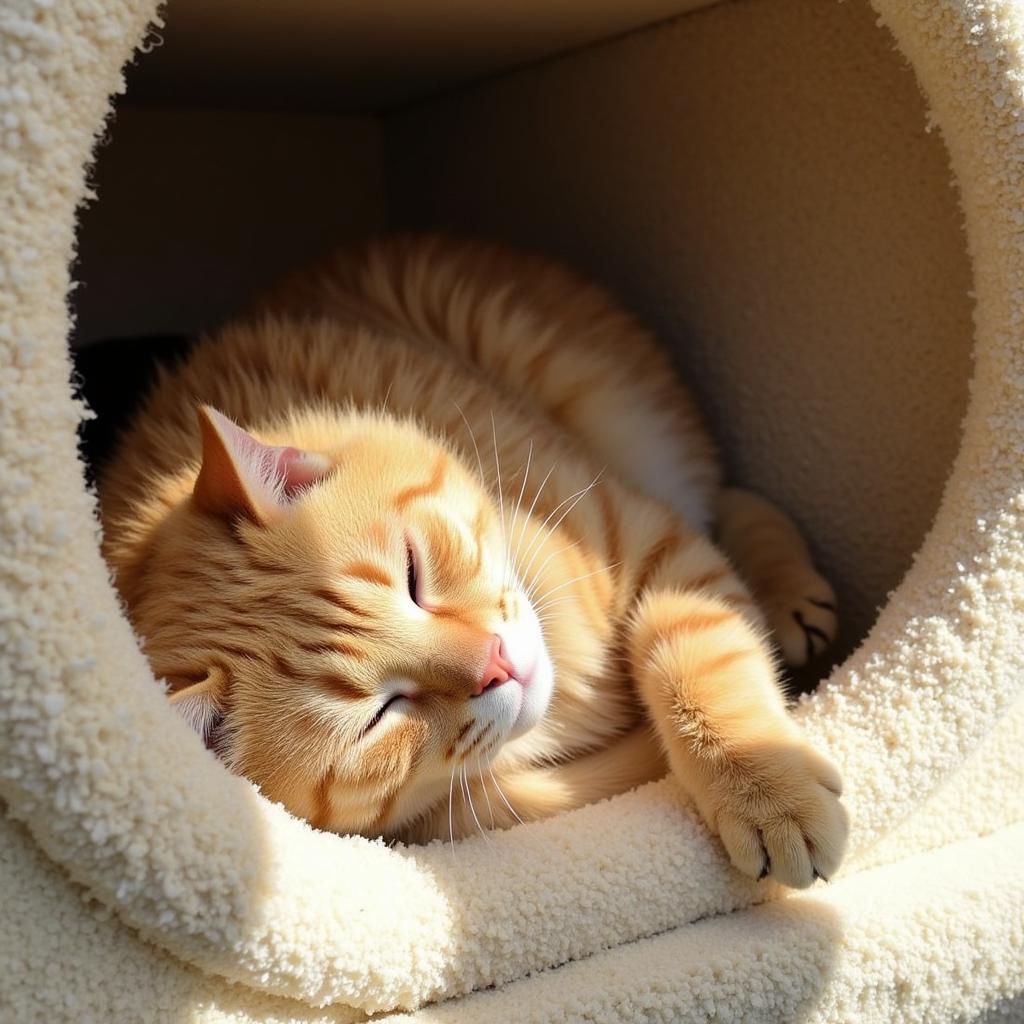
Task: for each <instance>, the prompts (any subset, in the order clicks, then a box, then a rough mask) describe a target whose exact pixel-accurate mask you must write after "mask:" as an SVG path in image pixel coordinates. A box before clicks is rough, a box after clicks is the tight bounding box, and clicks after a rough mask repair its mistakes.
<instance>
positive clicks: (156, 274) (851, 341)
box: [75, 0, 971, 688]
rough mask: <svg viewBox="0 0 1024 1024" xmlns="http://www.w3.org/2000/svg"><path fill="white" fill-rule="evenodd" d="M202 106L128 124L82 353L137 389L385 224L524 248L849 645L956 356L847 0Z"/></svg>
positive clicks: (953, 394) (871, 46)
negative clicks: (391, 92) (131, 376)
mask: <svg viewBox="0 0 1024 1024" xmlns="http://www.w3.org/2000/svg"><path fill="white" fill-rule="evenodd" d="M174 17H175V12H174V10H173V9H172V10H171V12H170V18H171V26H172V33H173V25H174ZM168 39H169V40H170V42H169V43H168V45H167V46H166V47H165V48H164V56H166V54H168V53H171V47H172V46H179V45H180V46H181V47H183V48H184V47H187V45H188V39H187V38H185V39H184V40H183V41H181V42H180V43H178V42H175V41H174V38H173V34H169V35H168ZM263 42H264V43H267V40H264V41H263ZM257 50H258V48H257ZM250 57H251V59H252V60H254V61H257V60H258V52H255V51H254V53H253V54H250ZM145 62H146V58H145V57H143V58H140V64H139V69H138V73H139V74H140V75H142V74H143V72H144V71H145V68H146V63H145ZM187 65H188V62H187V60H182V59H180V55H179V59H177V60H176V62H175V66H176V67H177V68H178V72H177V73H178V74H187V72H186V71H184V70H183V69H185V68H187ZM143 79H144V75H143ZM709 83H712V84H713V86H712V87H709ZM201 84H202V88H201V90H200V89H198V86H197V83H196V82H195V81H192V82H190V81H188V80H187V78H186V79H185V80H183V81H182V90H181V92H182V94H184V95H187V96H190V98H192V99H193V100H195V101H197V102H195V104H194V105H193V106H174V107H172V106H168V105H166V104H165V103H161V102H154V100H156V99H161V100H166V98H167V96H168V95H170V93H168V92H167V91H166V89H165V90H164V91H163V92H161V91H160V89H159V88H156V87H155V86H154V85H153V84H152V82H150V83H149V84H148V85H147V84H146V82H145V81H144V80H143V81H142V82H140V88H139V90H138V91H137V92H136V91H134V90H133V89H132V88H129V91H128V94H127V97H126V99H125V101H124V102H123V103H122V104H121V106H120V109H119V111H118V115H117V119H116V121H115V122H114V124H113V126H112V134H111V137H110V139H109V141H108V143H107V144H106V145H105V146H104V147H103V148H102V149H101V151H100V154H99V159H98V164H97V168H96V171H95V175H94V177H95V180H96V183H97V186H98V192H99V197H100V198H99V201H98V202H97V203H96V204H95V205H94V206H92V207H91V208H90V209H89V210H87V211H86V213H85V215H84V217H83V219H82V225H81V233H80V265H79V276H80V278H81V279H82V281H83V286H82V287H81V288H80V289H79V291H78V292H77V293H76V307H77V316H78V326H77V335H76V339H75V344H76V345H79V346H88V345H89V344H90V343H92V342H94V341H96V340H98V339H104V338H122V339H135V340H134V341H133V342H132V343H131V347H130V348H129V349H127V350H124V349H122V350H121V352H120V353H119V355H118V357H117V361H118V364H119V366H120V367H121V368H122V372H123V367H124V365H125V360H126V359H128V360H129V361H130V357H131V356H132V355H135V354H139V355H140V363H139V366H140V373H142V374H143V375H144V374H145V371H146V367H147V366H148V365H149V359H150V356H151V354H152V353H153V352H154V351H163V349H162V345H163V344H164V342H161V343H159V344H157V345H155V346H154V344H152V343H151V342H149V343H145V342H143V341H142V340H141V339H152V338H153V337H154V336H160V337H167V336H178V335H191V334H194V333H196V332H197V331H199V330H201V329H204V328H208V327H211V326H214V325H216V324H217V323H218V322H219V321H221V320H222V319H223V318H224V317H226V316H228V315H230V313H231V312H233V311H234V310H235V309H236V308H238V307H239V306H240V305H241V304H242V303H243V302H244V301H245V300H246V299H247V298H248V297H249V296H250V295H251V293H252V292H253V291H254V290H257V289H258V288H259V287H261V286H262V285H264V284H266V283H268V282H269V281H271V280H273V279H274V278H275V277H277V276H278V275H279V274H280V273H281V272H283V271H286V270H289V269H291V268H293V267H294V266H296V265H299V264H301V263H303V262H305V261H307V260H308V259H310V258H312V257H315V256H317V255H319V254H321V253H322V252H324V251H326V250H328V249H330V248H332V247H333V246H335V245H338V244H343V243H344V242H346V241H348V240H351V239H354V238H358V237H361V236H363V235H366V234H369V233H372V232H377V231H380V230H382V229H384V228H385V227H415V228H432V227H441V228H445V229H455V230H457V231H458V232H460V233H465V234H471V235H474V234H478V235H482V236H486V237H491V238H497V239H500V240H508V241H512V242H515V243H525V244H528V245H530V246H532V247H536V248H539V249H542V250H546V251H548V252H551V253H553V254H555V255H557V256H561V257H562V258H564V259H566V260H567V262H569V263H571V264H573V265H575V266H577V267H578V268H580V269H582V270H584V271H585V272H588V273H589V274H591V275H592V276H594V277H595V278H597V279H599V280H601V281H602V282H604V283H605V284H607V285H608V286H609V287H610V288H611V289H612V290H613V291H614V292H615V293H616V294H617V295H619V296H620V297H622V298H623V300H624V301H625V302H626V303H627V304H628V305H630V306H632V307H633V308H635V309H636V310H637V311H638V312H639V313H640V314H641V316H642V317H643V318H644V319H646V320H647V322H648V323H650V324H651V325H652V326H654V327H655V329H656V330H657V331H658V333H659V335H660V337H661V338H662V339H663V340H664V342H665V344H666V345H667V346H668V347H669V348H670V349H671V350H672V352H673V355H674V356H675V358H676V361H677V363H678V365H679V366H680V369H681V371H682V373H683V375H684V377H685V378H686V379H687V381H688V382H689V383H690V384H691V385H692V386H693V387H694V388H695V390H696V391H697V392H698V394H699V396H700V399H701V402H702V404H703V406H704V408H705V409H706V411H707V413H708V415H709V417H710V419H711V421H712V424H713V428H714V432H715V434H716V436H717V437H718V439H719V440H720V442H721V444H722V446H723V451H724V457H725V462H726V466H727V469H728V472H729V475H730V477H731V478H732V479H733V480H734V481H735V482H738V483H741V484H743V485H745V486H748V487H751V488H752V489H755V490H758V491H760V492H761V493H763V494H765V495H767V496H769V497H771V498H773V499H774V500H776V501H777V502H778V503H779V504H780V505H781V506H782V507H783V508H785V509H786V511H787V512H788V513H789V514H790V515H791V516H792V517H793V518H794V519H795V520H796V521H797V522H798V523H799V524H800V526H801V527H802V529H803V531H804V533H805V535H806V536H807V537H808V539H809V541H810V543H811V546H812V549H813V551H814V555H815V559H816V561H817V562H818V564H819V565H820V566H821V567H822V568H823V569H824V571H825V573H826V575H827V576H828V577H829V578H830V580H831V581H832V582H833V584H834V585H835V587H836V589H837V591H838V594H839V598H840V607H841V609H842V622H843V625H842V635H841V640H840V642H839V644H838V645H837V646H836V647H835V648H834V649H833V650H832V652H831V658H832V660H831V663H832V664H834V663H835V662H836V661H837V660H839V659H841V658H842V657H843V656H845V654H847V653H848V652H849V651H850V650H851V649H852V648H853V647H854V646H855V645H856V644H857V643H858V642H859V640H860V639H861V638H862V637H863V636H864V634H865V633H866V631H867V629H868V628H869V627H870V625H871V623H872V621H873V619H874V617H875V614H876V612H877V609H878V608H879V607H880V606H881V605H882V604H883V603H884V601H885V599H886V595H887V594H888V593H889V592H890V591H891V589H892V588H893V587H894V586H895V585H896V583H897V582H898V581H899V579H900V577H901V576H902V574H903V573H904V571H905V570H906V568H907V567H908V565H909V563H910V560H911V558H912V555H913V552H914V551H915V550H916V548H917V547H918V545H919V543H920V540H921V538H922V536H923V534H924V532H925V531H926V529H927V527H928V525H929V523H930V520H931V517H932V515H933V513H934V510H935V509H936V507H937V505H938V501H939V497H940V493H941V488H942V484H943V481H944V479H945V475H946V473H947V470H948V467H949V465H950V463H951V461H952V458H953V455H954V453H955V450H956V446H957V442H958V427H959V422H960V420H961V417H962V412H963V409H964V407H965V404H966V385H967V380H968V373H969V351H970V343H971V320H970V307H969V302H968V290H969V266H968V262H967V259H966V255H965V252H964V246H963V240H962V237H961V232H960V228H959V216H958V213H957V209H956V201H955V196H954V195H953V192H952V190H951V188H950V187H949V184H948V172H947V167H946V155H945V152H944V150H943V148H942V145H941V142H940V140H939V139H938V137H937V136H933V135H929V134H928V132H927V130H926V124H927V121H926V116H925V111H924V108H923V103H922V100H921V98H920V96H919V94H918V91H917V88H916V84H915V82H914V79H913V75H912V72H911V71H910V70H909V69H908V68H907V67H906V66H905V65H904V64H903V62H902V61H901V59H900V58H899V56H898V55H897V54H896V53H895V52H894V51H893V49H892V47H891V44H890V42H889V40H888V38H887V37H886V36H885V35H884V34H883V33H881V32H879V31H878V29H877V27H876V26H875V24H874V17H873V15H872V13H871V10H870V8H869V6H868V5H867V4H866V3H854V4H845V5H834V6H833V5H820V4H816V3H813V2H811V0H779V2H775V3H771V4H769V3H766V2H763V0H747V2H743V3H737V4H727V5H719V6H714V7H711V8H709V9H706V10H703V11H700V12H697V13H693V14H690V15H687V16H686V17H684V18H681V19H679V20H678V21H675V22H673V23H668V24H663V25H659V26H656V27H653V28H650V29H646V30H644V31H641V32H638V33H636V34H634V35H632V36H630V37H628V38H620V39H615V40H611V41H608V42H604V43H601V44H599V45H595V46H593V47H591V48H589V49H586V50H583V51H581V52H579V53H576V54H572V55H569V56H564V57H560V58H558V59H554V60H550V61H547V62H544V63H542V64H539V65H537V66H533V67H529V68H526V69H524V70H520V71H514V72H511V73H509V74H505V75H502V76H500V77H495V78H493V79H491V80H486V81H480V82H473V83H469V84H462V85H460V86H458V87H457V88H455V89H454V91H450V92H447V93H444V94H441V95H437V96H433V97H428V98H422V99H419V100H410V99H409V97H403V102H402V104H401V105H399V106H393V105H391V104H389V103H388V102H386V101H385V102H384V103H383V105H382V104H381V103H380V102H378V101H379V99H380V96H375V97H373V98H372V101H371V100H368V101H367V102H366V103H365V104H362V105H360V103H358V102H354V101H353V99H352V94H351V92H349V93H347V94H346V99H345V101H344V103H342V104H341V105H343V106H344V107H345V109H344V110H331V111H330V112H325V110H324V109H323V108H324V106H325V104H324V103H322V102H321V103H318V104H316V106H317V107H318V108H319V109H318V110H317V111H316V112H312V113H311V112H306V111H300V112H296V111H294V110H282V109H280V104H278V105H277V107H278V109H259V107H260V104H261V103H262V102H263V101H266V100H267V99H268V97H267V94H266V92H265V91H264V92H263V93H262V94H260V93H259V90H256V92H255V99H254V98H253V93H252V92H251V91H250V94H249V95H248V98H247V100H246V109H238V107H239V103H240V96H239V93H238V91H237V89H233V88H232V83H231V80H230V77H229V78H228V79H227V80H222V81H217V80H215V79H211V78H204V80H203V82H202V83H201ZM371 92H372V90H371ZM823 96H827V97H828V103H827V105H823V102H822V97H823ZM300 99H301V96H300ZM306 99H307V101H308V99H309V97H308V95H307V96H306ZM200 100H201V102H198V101H200ZM229 102H233V103H234V104H235V106H234V107H230V106H228V105H226V104H227V103H229ZM222 104H225V105H222ZM268 105H269V104H268ZM327 106H330V104H327ZM169 344H171V346H172V347H173V342H170V343H169ZM126 352H127V353H129V354H128V355H126V354H125V353H126ZM123 393H124V389H123V388H121V389H119V394H118V395H115V396H113V397H112V398H111V402H112V404H113V405H115V406H116V405H117V404H118V403H119V402H121V397H120V395H121V394H123ZM101 411H102V410H101ZM828 667H829V663H821V662H819V663H817V664H815V665H812V666H811V667H810V669H809V670H808V671H807V672H806V673H805V674H804V675H803V676H802V677H801V678H800V679H798V680H797V682H798V685H800V686H801V687H802V688H810V687H811V686H813V685H814V683H815V682H816V681H817V679H819V678H821V676H822V674H823V673H824V672H825V671H827V670H828Z"/></svg>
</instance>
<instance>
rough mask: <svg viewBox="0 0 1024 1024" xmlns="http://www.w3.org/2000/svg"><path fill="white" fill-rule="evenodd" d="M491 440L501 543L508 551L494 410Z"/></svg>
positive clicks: (503, 494)
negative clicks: (496, 481)
mask: <svg viewBox="0 0 1024 1024" xmlns="http://www.w3.org/2000/svg"><path fill="white" fill-rule="evenodd" d="M491 438H492V439H493V441H494V472H495V474H496V475H497V477H498V507H499V509H500V510H501V542H502V544H503V545H504V547H505V549H506V550H508V535H507V534H506V532H505V493H504V489H503V488H502V486H501V462H500V461H499V459H498V428H497V427H496V426H495V423H494V410H493V409H492V410H491Z"/></svg>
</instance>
